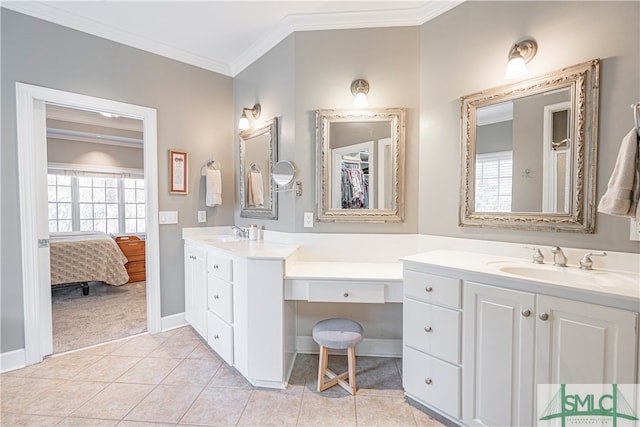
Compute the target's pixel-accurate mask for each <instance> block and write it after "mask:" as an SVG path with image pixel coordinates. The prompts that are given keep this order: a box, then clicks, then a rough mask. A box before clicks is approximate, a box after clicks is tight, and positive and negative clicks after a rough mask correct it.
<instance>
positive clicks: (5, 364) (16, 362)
mask: <svg viewBox="0 0 640 427" xmlns="http://www.w3.org/2000/svg"><path fill="white" fill-rule="evenodd" d="M25 366H27V365H26V359H25V351H24V348H21V349H19V350H14V351H8V352H6V353H0V373H5V372H9V371H15V370H16V369H20V368H24V367H25Z"/></svg>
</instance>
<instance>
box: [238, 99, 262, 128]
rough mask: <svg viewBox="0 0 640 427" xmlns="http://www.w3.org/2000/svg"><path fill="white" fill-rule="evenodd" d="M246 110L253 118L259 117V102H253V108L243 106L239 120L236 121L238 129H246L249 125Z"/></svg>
mask: <svg viewBox="0 0 640 427" xmlns="http://www.w3.org/2000/svg"><path fill="white" fill-rule="evenodd" d="M247 111H251V115H252V116H253V118H254V119H259V118H260V113H261V112H262V109H261V108H260V104H255V105H254V106H253V108H243V109H242V115H241V116H240V121H239V122H238V129H240V130H247V129H249V128H250V127H251V125H250V124H249V118H248V117H247Z"/></svg>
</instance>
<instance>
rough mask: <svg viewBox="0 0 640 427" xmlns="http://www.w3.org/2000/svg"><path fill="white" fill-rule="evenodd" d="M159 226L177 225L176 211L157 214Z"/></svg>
mask: <svg viewBox="0 0 640 427" xmlns="http://www.w3.org/2000/svg"><path fill="white" fill-rule="evenodd" d="M158 223H159V224H177V223H178V211H160V212H158Z"/></svg>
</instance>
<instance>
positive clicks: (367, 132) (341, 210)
mask: <svg viewBox="0 0 640 427" xmlns="http://www.w3.org/2000/svg"><path fill="white" fill-rule="evenodd" d="M316 119H317V122H316V125H317V150H318V154H317V158H318V164H317V171H318V176H317V180H318V209H319V210H318V220H320V221H376V222H380V221H401V220H402V210H401V207H402V200H401V198H402V184H403V173H404V172H403V165H404V110H401V109H380V110H367V111H336V110H318V111H317V112H316Z"/></svg>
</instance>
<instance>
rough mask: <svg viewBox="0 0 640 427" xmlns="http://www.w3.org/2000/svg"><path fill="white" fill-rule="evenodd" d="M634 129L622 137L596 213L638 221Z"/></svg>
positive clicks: (639, 171) (639, 178)
mask: <svg viewBox="0 0 640 427" xmlns="http://www.w3.org/2000/svg"><path fill="white" fill-rule="evenodd" d="M638 143H639V141H638V131H637V130H636V128H633V129H631V131H630V132H629V133H628V134H627V136H625V137H624V139H623V140H622V144H620V151H619V152H618V158H617V160H616V164H615V166H614V168H613V173H612V174H611V178H609V183H608V184H607V191H606V192H605V193H604V195H603V196H602V198H601V199H600V203H599V204H598V211H599V212H602V213H605V214H609V215H618V216H628V217H631V218H636V219H640V209H639V207H638V199H639V198H640V160H639V159H638V155H639V154H640V150H639V149H638Z"/></svg>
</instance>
